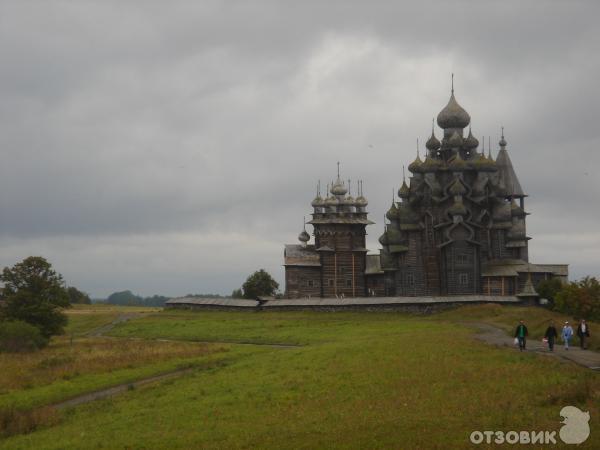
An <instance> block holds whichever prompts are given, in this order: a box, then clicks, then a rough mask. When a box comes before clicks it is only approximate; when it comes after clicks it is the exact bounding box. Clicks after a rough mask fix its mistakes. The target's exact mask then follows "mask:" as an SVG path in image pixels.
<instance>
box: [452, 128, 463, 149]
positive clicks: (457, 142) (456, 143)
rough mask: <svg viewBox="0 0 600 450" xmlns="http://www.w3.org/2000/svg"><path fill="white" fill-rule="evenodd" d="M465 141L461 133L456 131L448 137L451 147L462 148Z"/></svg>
mask: <svg viewBox="0 0 600 450" xmlns="http://www.w3.org/2000/svg"><path fill="white" fill-rule="evenodd" d="M463 142H464V140H463V138H461V137H460V135H459V134H458V133H457V132H456V131H455V132H454V133H452V136H450V139H448V146H449V147H450V148H460V147H462V145H463Z"/></svg>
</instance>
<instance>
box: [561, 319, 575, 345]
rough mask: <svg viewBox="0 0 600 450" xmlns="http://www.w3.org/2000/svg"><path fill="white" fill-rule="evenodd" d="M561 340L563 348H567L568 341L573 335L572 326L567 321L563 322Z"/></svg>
mask: <svg viewBox="0 0 600 450" xmlns="http://www.w3.org/2000/svg"><path fill="white" fill-rule="evenodd" d="M561 336H562V340H563V341H564V343H565V350H569V341H570V340H571V338H572V337H573V328H571V325H569V322H565V326H564V327H563V329H562V334H561Z"/></svg>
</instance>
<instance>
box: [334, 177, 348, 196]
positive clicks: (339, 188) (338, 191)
mask: <svg viewBox="0 0 600 450" xmlns="http://www.w3.org/2000/svg"><path fill="white" fill-rule="evenodd" d="M347 192H348V189H346V186H344V183H342V181H341V180H340V179H339V177H338V179H337V181H336V182H335V183H334V184H333V186H331V193H332V194H333V195H346V193H347Z"/></svg>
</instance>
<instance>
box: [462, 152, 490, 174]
mask: <svg viewBox="0 0 600 450" xmlns="http://www.w3.org/2000/svg"><path fill="white" fill-rule="evenodd" d="M469 162H470V163H471V166H472V167H473V168H474V169H475V170H479V171H481V172H494V171H495V170H496V163H495V162H494V161H490V160H489V159H487V158H486V157H485V155H484V154H483V153H476V154H475V156H474V157H473V158H472V159H471V160H470V161H469Z"/></svg>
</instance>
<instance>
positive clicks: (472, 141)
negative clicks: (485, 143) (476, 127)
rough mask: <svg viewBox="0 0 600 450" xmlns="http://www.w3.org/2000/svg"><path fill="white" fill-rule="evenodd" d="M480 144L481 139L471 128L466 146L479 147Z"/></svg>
mask: <svg viewBox="0 0 600 450" xmlns="http://www.w3.org/2000/svg"><path fill="white" fill-rule="evenodd" d="M478 145H479V141H478V140H477V138H476V137H475V136H473V134H472V133H471V129H470V128H469V135H468V136H467V138H466V139H465V147H467V148H477V146H478Z"/></svg>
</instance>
